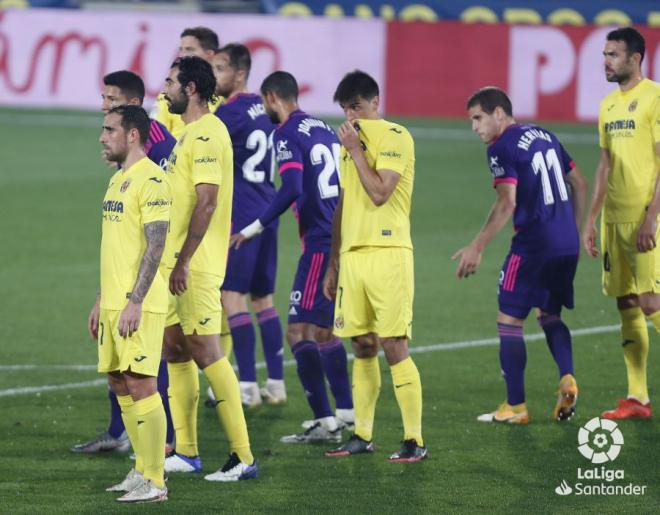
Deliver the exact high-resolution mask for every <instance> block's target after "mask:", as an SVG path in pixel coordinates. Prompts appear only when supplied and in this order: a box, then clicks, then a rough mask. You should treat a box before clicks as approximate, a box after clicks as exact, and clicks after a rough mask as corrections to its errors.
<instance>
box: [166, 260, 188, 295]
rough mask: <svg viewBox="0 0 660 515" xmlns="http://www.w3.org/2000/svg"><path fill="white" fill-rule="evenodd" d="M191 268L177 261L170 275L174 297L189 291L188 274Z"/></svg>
mask: <svg viewBox="0 0 660 515" xmlns="http://www.w3.org/2000/svg"><path fill="white" fill-rule="evenodd" d="M189 271H190V267H189V266H188V265H184V264H182V263H179V262H178V261H177V263H176V265H174V268H173V269H172V273H171V274H170V292H172V295H183V293H184V292H185V291H186V290H187V289H188V273H189Z"/></svg>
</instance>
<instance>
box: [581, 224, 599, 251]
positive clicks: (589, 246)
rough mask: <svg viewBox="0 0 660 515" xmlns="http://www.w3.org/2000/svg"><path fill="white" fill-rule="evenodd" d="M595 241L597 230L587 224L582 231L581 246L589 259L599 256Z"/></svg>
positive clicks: (596, 239)
mask: <svg viewBox="0 0 660 515" xmlns="http://www.w3.org/2000/svg"><path fill="white" fill-rule="evenodd" d="M597 241H598V230H597V229H596V225H595V224H589V223H587V224H586V225H585V226H584V229H583V230H582V246H583V247H584V250H586V251H587V254H588V255H590V256H591V257H598V255H599V254H600V252H599V251H598V245H597V243H596V242H597Z"/></svg>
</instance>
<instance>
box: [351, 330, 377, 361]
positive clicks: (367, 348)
mask: <svg viewBox="0 0 660 515" xmlns="http://www.w3.org/2000/svg"><path fill="white" fill-rule="evenodd" d="M351 343H352V345H353V353H354V354H355V357H356V358H373V357H375V356H378V342H377V341H376V338H374V337H372V336H371V335H363V336H357V337H355V338H353V339H352V341H351Z"/></svg>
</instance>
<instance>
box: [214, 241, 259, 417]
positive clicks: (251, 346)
mask: <svg viewBox="0 0 660 515" xmlns="http://www.w3.org/2000/svg"><path fill="white" fill-rule="evenodd" d="M260 240H261V236H257V237H256V238H254V239H252V240H250V241H247V242H244V243H243V245H241V246H240V247H239V248H238V249H236V248H233V247H232V248H230V249H229V254H228V256H227V270H226V276H225V279H224V281H223V284H222V305H223V309H224V311H225V312H226V313H227V320H228V322H229V329H230V331H231V336H232V340H233V347H234V355H235V356H236V364H237V365H238V376H239V378H240V383H239V384H240V388H241V398H242V401H243V405H244V406H246V407H249V408H253V407H257V406H260V405H261V396H260V394H259V387H258V385H257V367H256V358H255V346H256V334H255V331H254V325H253V324H252V315H251V314H250V312H249V311H248V306H247V302H246V295H247V293H248V292H249V291H250V284H251V282H252V277H253V275H254V273H255V268H256V263H257V258H258V252H259V243H260Z"/></svg>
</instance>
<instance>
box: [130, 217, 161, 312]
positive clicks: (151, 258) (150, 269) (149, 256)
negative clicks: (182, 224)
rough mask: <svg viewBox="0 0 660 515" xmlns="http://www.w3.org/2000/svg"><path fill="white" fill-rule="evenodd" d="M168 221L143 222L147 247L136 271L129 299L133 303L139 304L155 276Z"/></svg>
mask: <svg viewBox="0 0 660 515" xmlns="http://www.w3.org/2000/svg"><path fill="white" fill-rule="evenodd" d="M167 227H168V222H165V221H158V222H151V223H148V224H144V235H145V238H146V239H147V248H146V250H145V251H144V254H143V255H142V262H141V263H140V270H139V271H138V276H137V279H136V280H135V285H134V286H133V291H132V292H131V295H130V297H129V300H130V301H131V302H133V303H134V304H141V303H142V301H143V300H144V297H145V296H146V295H147V292H148V291H149V288H150V287H151V283H152V282H153V280H154V277H156V273H157V272H158V267H159V266H160V259H161V257H162V256H163V249H164V248H165V238H166V237H167Z"/></svg>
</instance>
